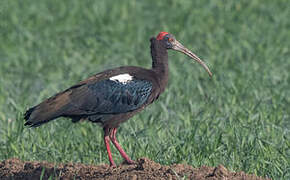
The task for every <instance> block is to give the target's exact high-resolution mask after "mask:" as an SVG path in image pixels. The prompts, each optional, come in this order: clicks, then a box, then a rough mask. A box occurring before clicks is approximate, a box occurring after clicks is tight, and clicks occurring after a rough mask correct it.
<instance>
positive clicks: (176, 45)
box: [172, 40, 212, 76]
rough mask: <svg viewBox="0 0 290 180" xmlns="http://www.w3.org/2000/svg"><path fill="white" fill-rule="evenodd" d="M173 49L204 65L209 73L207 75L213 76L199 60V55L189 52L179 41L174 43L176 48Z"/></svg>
mask: <svg viewBox="0 0 290 180" xmlns="http://www.w3.org/2000/svg"><path fill="white" fill-rule="evenodd" d="M172 49H174V50H176V51H179V52H182V53H184V54H186V55H187V56H189V57H190V58H192V59H194V60H195V61H197V62H198V63H199V64H201V65H202V67H203V68H204V69H205V70H206V71H207V73H208V74H209V75H210V76H212V73H211V72H210V70H209V68H208V67H207V65H206V64H205V63H204V62H203V61H202V60H201V59H200V58H199V57H197V55H195V54H194V53H193V52H191V51H190V50H188V49H187V48H186V47H184V46H183V45H182V44H181V43H180V42H178V41H177V40H175V42H174V46H173V47H172Z"/></svg>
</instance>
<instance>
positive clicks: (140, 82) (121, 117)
mask: <svg viewBox="0 0 290 180" xmlns="http://www.w3.org/2000/svg"><path fill="white" fill-rule="evenodd" d="M167 49H174V50H177V51H181V52H183V53H185V54H187V55H188V56H190V57H191V58H193V59H195V60H196V61H198V62H199V63H200V64H201V65H203V66H204V68H205V69H206V70H207V71H208V73H209V74H210V75H211V73H210V71H209V69H208V68H207V66H206V65H205V64H204V63H203V62H202V61H201V60H200V59H199V58H198V57H197V56H195V55H194V54H193V53H192V52H190V51H189V50H188V49H186V48H185V47H183V46H182V45H181V44H180V43H179V42H178V41H177V40H175V38H174V37H173V36H172V35H171V34H169V33H166V32H161V33H159V34H158V36H157V38H151V55H152V69H145V68H140V67H134V66H125V67H119V68H115V69H109V70H106V71H104V72H101V73H98V74H96V75H94V76H92V77H90V78H88V79H86V80H84V81H81V82H80V83H78V84H76V85H74V86H72V87H70V88H68V89H66V90H64V91H63V92H60V93H58V94H56V95H54V96H52V97H50V98H48V99H47V100H45V101H43V102H42V103H40V104H38V105H36V106H34V107H32V108H30V109H29V110H27V112H26V113H25V115H24V119H25V120H26V123H25V125H28V126H31V127H37V126H40V125H42V124H44V123H46V122H48V121H50V120H53V119H56V118H58V117H67V118H71V119H72V121H73V122H78V121H79V120H89V121H91V122H94V123H99V124H100V125H101V126H102V127H103V128H104V141H105V145H106V148H107V151H108V156H109V160H110V165H111V166H115V163H114V161H113V159H112V155H111V151H110V146H109V142H110V141H112V143H113V144H114V145H115V147H116V148H117V149H118V150H119V152H120V154H121V155H122V157H123V158H124V159H125V160H126V161H127V162H128V163H133V161H132V160H131V159H130V158H129V157H128V156H127V154H126V153H125V151H124V150H123V149H122V148H121V146H120V145H119V144H118V142H117V140H116V132H117V128H118V126H119V125H120V123H122V122H124V121H126V120H127V119H129V118H130V117H132V116H133V115H135V114H136V113H137V112H139V111H141V110H142V109H144V108H145V107H146V106H147V105H149V104H151V103H152V102H153V101H154V100H156V99H157V98H158V97H159V95H160V94H161V93H162V92H163V91H164V89H165V87H166V84H167V81H168V55H167Z"/></svg>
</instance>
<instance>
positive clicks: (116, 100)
mask: <svg viewBox="0 0 290 180" xmlns="http://www.w3.org/2000/svg"><path fill="white" fill-rule="evenodd" d="M152 88H153V87H152V83H151V82H150V81H147V80H141V79H136V78H134V79H132V80H130V81H127V82H120V81H118V80H112V79H110V78H109V79H103V80H100V81H97V82H87V83H83V84H80V85H77V86H75V87H72V88H70V89H69V91H70V93H69V100H68V103H67V104H66V106H65V107H64V108H63V110H64V111H63V115H64V116H86V115H88V116H89V115H95V114H118V113H126V112H130V111H133V110H136V109H138V108H140V107H141V106H142V105H144V104H146V102H147V100H148V98H149V96H150V94H151V93H152Z"/></svg>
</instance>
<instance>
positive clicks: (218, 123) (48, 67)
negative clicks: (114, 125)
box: [0, 0, 290, 179]
mask: <svg viewBox="0 0 290 180" xmlns="http://www.w3.org/2000/svg"><path fill="white" fill-rule="evenodd" d="M289 17H290V3H289V1H288V0H277V1H271V0H264V1H262V0H251V1H250V0H237V1H230V0H223V1H220V0H212V1H203V0H197V1H187V0H168V1H153V0H148V1H141V0H131V1H113V0H98V1H92V0H90V1H89V0H84V1H77V0H74V1H71V0H63V1H57V0H49V1H48V0H47V1H37V0H24V1H20V0H19V1H10V0H1V2H0V160H3V159H7V158H11V157H17V158H20V159H23V160H38V161H41V160H46V161H50V162H69V161H72V162H82V163H91V164H100V163H108V162H107V155H106V152H105V148H104V146H103V138H102V136H103V134H102V129H101V128H100V127H98V126H97V125H96V124H91V123H87V122H85V123H78V124H72V123H71V122H70V121H69V120H66V119H61V120H57V121H53V122H51V123H49V124H46V125H44V126H41V127H40V128H36V129H31V128H27V127H24V126H23V123H24V120H23V113H24V112H25V111H26V110H27V109H28V108H29V107H31V106H33V105H36V104H38V103H39V102H41V101H42V100H44V99H46V98H48V97H49V96H52V95H54V94H55V93H57V92H58V91H61V90H64V89H66V88H68V87H70V86H71V85H73V84H75V83H77V82H79V81H80V80H82V79H85V78H87V77H89V76H91V75H93V74H95V73H97V72H100V71H103V70H105V69H108V68H114V67H118V66H122V65H134V66H142V67H147V68H150V67H151V56H150V48H149V47H150V42H149V39H150V38H151V37H153V36H156V35H157V34H158V33H159V32H160V31H167V32H170V33H172V34H173V35H175V37H176V39H177V40H179V41H180V42H182V44H183V45H185V46H186V47H187V48H189V49H190V50H192V51H193V52H194V53H196V54H197V55H198V56H199V57H200V58H201V59H203V60H204V61H205V62H206V63H207V64H208V65H209V68H210V69H211V71H212V72H213V74H214V76H213V78H209V77H208V75H207V73H206V72H205V71H204V69H202V67H201V66H200V65H198V64H197V63H194V62H193V61H192V60H190V59H189V58H188V57H186V56H184V55H182V54H179V53H172V52H169V65H170V81H169V85H168V88H167V90H166V91H165V93H164V94H163V95H162V96H161V97H160V98H159V100H158V101H157V102H155V103H154V104H153V105H151V106H149V107H148V108H147V109H146V110H145V111H143V112H142V113H140V114H139V115H137V116H135V117H134V118H132V119H130V120H129V121H128V122H127V123H125V124H123V125H122V126H121V128H120V130H119V135H118V139H119V140H120V143H121V144H122V145H123V147H124V149H125V150H126V151H127V152H128V154H129V155H130V156H131V157H132V158H133V159H137V158H139V157H144V156H145V157H148V158H150V159H152V160H154V161H156V162H159V163H162V164H172V163H186V164H189V165H192V166H195V167H199V166H201V165H208V166H216V165H218V164H224V165H225V166H226V167H227V168H228V169H231V170H235V171H241V170H243V171H245V172H247V173H255V174H257V175H259V176H264V177H265V176H268V177H271V178H274V179H276V178H282V179H287V178H289V177H290V173H289V172H290V165H289V164H290V132H289V131H290V117H289V115H290V108H289V105H290V90H289V89H290V75H289V70H290V61H289V56H290V21H289ZM113 156H114V159H116V160H117V162H119V163H120V162H121V161H122V159H121V157H120V156H119V155H118V153H117V152H116V151H115V149H114V154H113Z"/></svg>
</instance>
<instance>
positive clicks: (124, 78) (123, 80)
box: [110, 74, 133, 84]
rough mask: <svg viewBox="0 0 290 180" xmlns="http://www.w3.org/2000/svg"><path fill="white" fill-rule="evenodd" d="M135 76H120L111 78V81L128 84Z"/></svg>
mask: <svg viewBox="0 0 290 180" xmlns="http://www.w3.org/2000/svg"><path fill="white" fill-rule="evenodd" d="M132 79H133V76H131V75H130V74H119V75H117V76H113V77H110V80H111V81H118V82H120V83H123V84H126V83H128V82H129V81H132Z"/></svg>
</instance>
